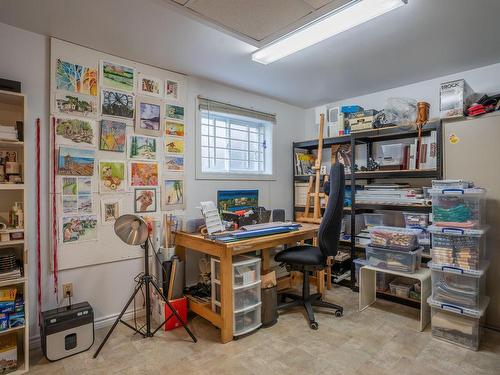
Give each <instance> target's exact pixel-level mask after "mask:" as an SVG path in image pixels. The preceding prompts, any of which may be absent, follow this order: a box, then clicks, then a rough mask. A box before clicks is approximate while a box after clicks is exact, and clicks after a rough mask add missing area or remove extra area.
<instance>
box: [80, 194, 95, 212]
mask: <svg viewBox="0 0 500 375" xmlns="http://www.w3.org/2000/svg"><path fill="white" fill-rule="evenodd" d="M92 211H93V207H92V195H91V194H78V213H79V214H91V213H92Z"/></svg>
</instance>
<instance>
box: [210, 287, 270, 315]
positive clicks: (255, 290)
mask: <svg viewBox="0 0 500 375" xmlns="http://www.w3.org/2000/svg"><path fill="white" fill-rule="evenodd" d="M212 293H213V295H214V299H215V304H216V305H218V306H220V298H221V297H220V284H217V283H213V285H212ZM260 293H261V288H260V280H259V281H257V282H255V283H254V284H250V285H246V286H243V287H240V288H235V289H233V311H235V312H236V311H240V310H244V309H246V308H248V307H253V306H255V305H257V304H259V303H260V301H261V294H260Z"/></svg>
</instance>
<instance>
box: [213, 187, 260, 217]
mask: <svg viewBox="0 0 500 375" xmlns="http://www.w3.org/2000/svg"><path fill="white" fill-rule="evenodd" d="M258 206H259V191H258V190H218V191H217V208H218V209H219V212H234V211H240V210H249V209H252V208H257V207H258Z"/></svg>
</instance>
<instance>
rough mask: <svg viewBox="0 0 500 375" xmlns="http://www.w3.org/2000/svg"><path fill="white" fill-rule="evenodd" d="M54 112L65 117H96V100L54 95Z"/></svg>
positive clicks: (69, 95) (71, 95)
mask: <svg viewBox="0 0 500 375" xmlns="http://www.w3.org/2000/svg"><path fill="white" fill-rule="evenodd" d="M54 111H55V112H58V113H64V114H67V115H75V116H83V117H95V116H97V98H96V97H94V96H88V95H80V94H64V93H60V92H57V93H56V94H55V108H54Z"/></svg>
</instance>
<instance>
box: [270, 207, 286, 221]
mask: <svg viewBox="0 0 500 375" xmlns="http://www.w3.org/2000/svg"><path fill="white" fill-rule="evenodd" d="M273 221H285V210H283V209H281V208H277V209H274V210H273Z"/></svg>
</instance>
